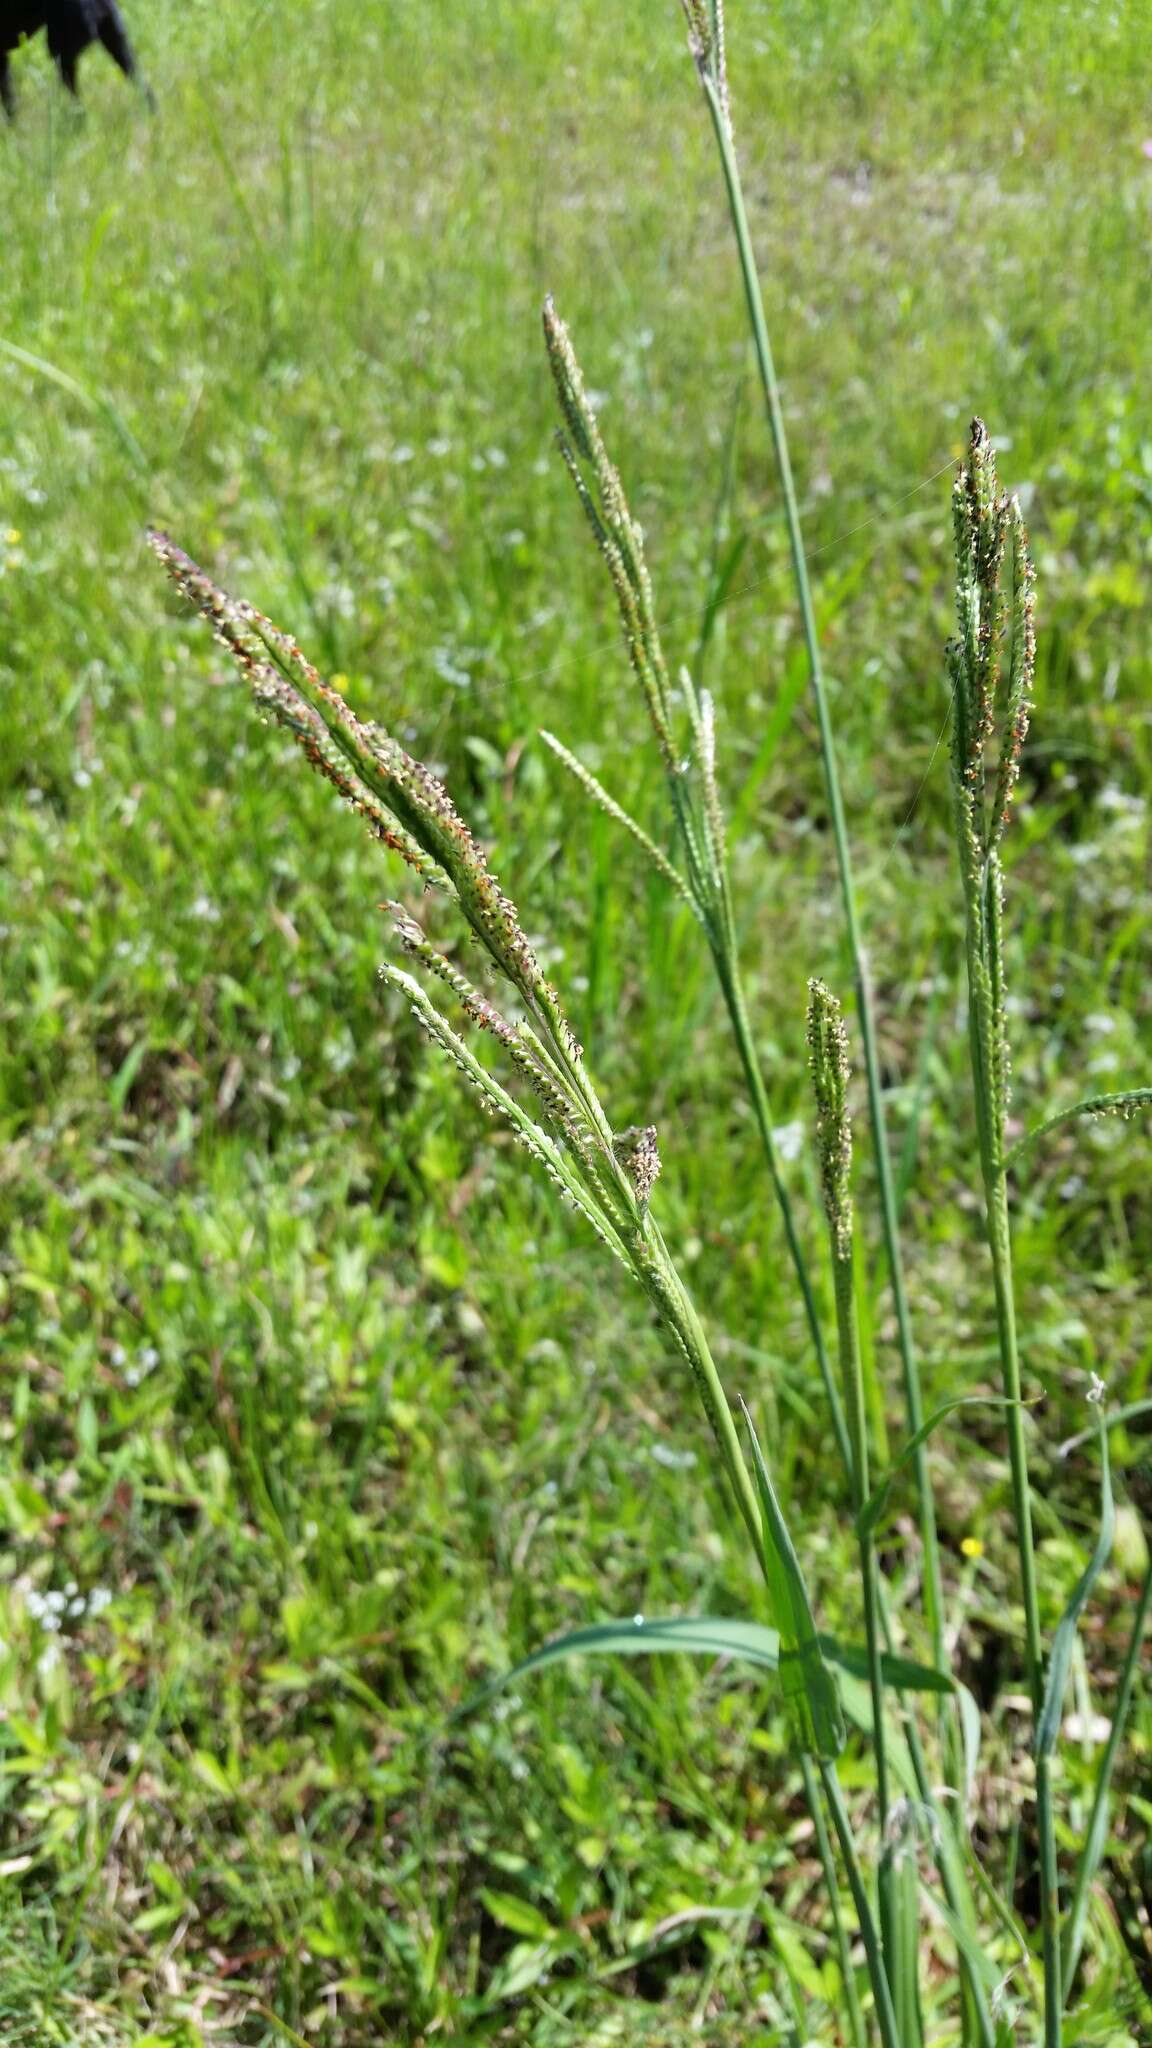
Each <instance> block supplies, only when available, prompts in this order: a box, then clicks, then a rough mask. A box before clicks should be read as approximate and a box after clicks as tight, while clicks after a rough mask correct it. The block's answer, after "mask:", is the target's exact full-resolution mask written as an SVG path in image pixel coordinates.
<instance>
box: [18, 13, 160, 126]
mask: <svg viewBox="0 0 1152 2048" xmlns="http://www.w3.org/2000/svg"><path fill="white" fill-rule="evenodd" d="M41 29H46V30H47V32H48V48H49V50H50V51H51V53H52V57H53V59H54V61H55V64H56V69H57V70H58V71H59V73H60V76H61V78H62V79H63V81H64V83H65V85H66V86H67V88H68V90H69V92H70V93H73V94H75V96H76V97H77V98H79V88H78V86H77V83H76V66H77V64H78V63H79V61H80V58H81V57H82V56H83V54H84V51H85V50H86V49H87V48H88V45H89V43H97V42H99V43H103V45H104V48H105V49H106V50H107V52H108V55H109V56H110V57H111V58H113V59H114V61H115V62H116V63H117V64H118V65H119V66H120V69H121V71H122V72H123V73H124V76H125V78H135V77H136V59H135V56H134V55H133V52H132V45H131V43H130V42H129V41H128V31H127V29H126V28H125V26H124V21H123V17H122V16H121V13H120V9H119V8H118V7H117V5H116V0H0V103H2V104H3V107H4V111H5V113H6V114H7V116H8V118H9V120H12V119H13V118H14V116H15V113H16V95H15V93H14V92H13V89H12V70H11V66H10V64H9V61H8V60H9V57H10V55H11V53H12V51H13V50H14V49H15V48H16V46H17V44H18V43H22V42H23V41H24V40H25V37H27V36H34V35H38V34H39V33H40V30H41ZM145 91H147V88H145Z"/></svg>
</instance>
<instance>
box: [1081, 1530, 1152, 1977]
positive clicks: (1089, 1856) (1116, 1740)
mask: <svg viewBox="0 0 1152 2048" xmlns="http://www.w3.org/2000/svg"><path fill="white" fill-rule="evenodd" d="M1150 1607H1152V1561H1150V1562H1149V1565H1148V1568H1147V1570H1146V1571H1145V1573H1144V1583H1143V1585H1142V1586H1141V1588H1140V1597H1139V1599H1138V1600H1137V1602H1136V1612H1135V1614H1134V1616H1133V1618H1132V1634H1131V1636H1130V1638H1129V1641H1128V1654H1127V1656H1126V1657H1125V1659H1124V1669H1123V1671H1122V1672H1121V1674H1120V1683H1119V1685H1118V1686H1117V1688H1116V1698H1115V1700H1114V1702H1113V1705H1112V1726H1111V1728H1110V1729H1109V1731H1108V1740H1107V1742H1106V1743H1105V1745H1104V1754H1103V1756H1102V1757H1101V1759H1100V1767H1099V1769H1098V1771H1097V1773H1096V1791H1095V1793H1094V1795H1093V1799H1092V1813H1091V1816H1090V1819H1089V1822H1088V1832H1087V1834H1086V1835H1085V1837H1084V1848H1083V1850H1082V1852H1081V1856H1080V1865H1079V1868H1078V1870H1077V1872H1076V1885H1075V1889H1074V1891H1073V1893H1072V1905H1071V1909H1070V1912H1069V1915H1068V1935H1067V1939H1066V1941H1065V1944H1064V1960H1063V1971H1062V1974H1063V1983H1064V1993H1065V1996H1067V1994H1068V1992H1069V1991H1070V1990H1071V1988H1072V1983H1073V1980H1074V1978H1075V1976H1076V1971H1077V1968H1078V1967H1079V1963H1080V1951H1081V1949H1082V1948H1083V1946H1084V1929H1085V1927H1086V1925H1087V1920H1088V1893H1089V1890H1090V1888H1091V1884H1092V1879H1093V1878H1094V1877H1095V1875H1096V1872H1097V1870H1098V1869H1099V1866H1100V1861H1101V1858H1102V1856H1103V1853H1104V1845H1105V1841H1106V1839H1107V1833H1108V1795H1109V1791H1110V1789H1111V1785H1112V1773H1113V1771H1114V1770H1115V1768H1116V1758H1117V1755H1118V1753H1119V1749H1120V1742H1121V1739H1122V1737H1123V1734H1124V1726H1125V1723H1126V1721H1127V1719H1128V1709H1129V1706H1130V1705H1131V1702H1132V1687H1133V1684H1134V1682H1135V1678H1136V1673H1137V1671H1138V1670H1139V1668H1140V1650H1141V1646H1142V1643H1143V1639H1144V1625H1145V1623H1146V1621H1147V1619H1148V1610H1149V1608H1150Z"/></svg>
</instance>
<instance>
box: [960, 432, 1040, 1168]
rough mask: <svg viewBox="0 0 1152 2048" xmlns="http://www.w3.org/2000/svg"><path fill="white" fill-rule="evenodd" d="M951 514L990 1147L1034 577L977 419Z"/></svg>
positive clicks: (963, 802)
mask: <svg viewBox="0 0 1152 2048" xmlns="http://www.w3.org/2000/svg"><path fill="white" fill-rule="evenodd" d="M952 514H953V533H954V542H955V550H956V619H957V629H958V630H957V633H956V637H955V638H954V639H953V640H951V641H950V642H949V644H948V649H947V658H948V670H949V676H950V680H951V684H952V698H953V718H952V779H953V789H954V793H955V804H956V828H957V841H958V846H959V853H960V866H961V873H962V877H963V882H964V893H965V904H966V912H967V920H968V963H969V977H970V984H971V992H972V1003H973V1014H974V1019H975V1023H976V1030H977V1043H978V1046H979V1051H980V1059H981V1064H982V1071H983V1074H984V1077H985V1088H986V1094H987V1101H988V1107H989V1109H990V1111H991V1121H990V1126H989V1132H990V1135H991V1136H992V1137H993V1139H994V1149H996V1150H997V1151H998V1150H999V1149H1000V1148H1001V1144H1002V1131H1003V1124H1004V1119H1005V1116H1006V1114H1007V1110H1008V1103H1009V1097H1010V1092H1011V1071H1010V1062H1009V1048H1008V1031H1007V1023H1006V989H1005V981H1004V950H1003V922H1004V876H1003V869H1002V867H1001V860H1000V846H1001V841H1002V840H1003V837H1004V832H1005V829H1006V827H1007V823H1008V818H1009V814H1010V810H1011V804H1012V797H1013V793H1014V791H1015V788H1016V783H1017V780H1018V778H1019V774H1020V754H1021V749H1022V747H1023V745H1024V740H1025V738H1026V736H1027V732H1028V720H1029V716H1030V713H1031V708H1032V687H1033V680H1034V675H1035V667H1036V628H1035V616H1034V613H1035V598H1034V588H1033V586H1034V580H1035V579H1034V571H1033V568H1032V562H1031V558H1030V556H1029V553H1028V536H1027V533H1026V531H1025V527H1024V520H1023V515H1022V514H1021V510H1020V505H1019V501H1018V500H1017V499H1016V498H1014V497H1010V496H1009V495H1008V494H1007V493H1001V491H1000V489H999V485H998V482H997V477H996V456H995V451H994V449H993V446H992V443H991V441H990V439H989V436H988V432H987V429H986V428H985V426H984V424H983V422H982V421H981V420H978V419H977V420H973V422H972V428H971V434H970V437H969V444H968V456H967V460H966V462H965V463H964V465H963V466H962V468H961V470H960V473H959V475H958V477H957V479H956V484H955V488H954V490H953V493H952ZM1006 569H1007V572H1008V576H1009V579H1010V588H1009V589H1008V590H1007V591H1006V589H1005V570H1006ZM1005 657H1007V658H1005Z"/></svg>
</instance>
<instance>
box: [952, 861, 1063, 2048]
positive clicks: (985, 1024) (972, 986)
mask: <svg viewBox="0 0 1152 2048" xmlns="http://www.w3.org/2000/svg"><path fill="white" fill-rule="evenodd" d="M993 881H994V878H993ZM988 886H989V877H988V875H987V874H986V873H985V872H977V873H966V876H965V907H966V914H967V955H968V1019H969V1040H970V1047H971V1055H972V1080H973V1090H974V1094H975V1100H976V1127H977V1133H978V1137H979V1143H980V1163H981V1170H982V1174H983V1180H984V1211H985V1228H986V1233H987V1239H988V1250H989V1254H990V1256H991V1260H992V1281H993V1289H994V1293H995V1302H996V1330H997V1338H998V1342H999V1348H1000V1376H1001V1381H1002V1384H1003V1388H1004V1394H1005V1398H1006V1400H1007V1402H1008V1407H1007V1410H1006V1414H1007V1429H1008V1458H1009V1464H1010V1467H1011V1473H1012V1506H1013V1513H1014V1516H1015V1521H1016V1549H1017V1554H1018V1557H1019V1564H1020V1593H1021V1600H1022V1603H1023V1608H1024V1653H1025V1661H1026V1666H1027V1675H1028V1691H1029V1695H1030V1697H1031V1700H1032V1711H1033V1716H1034V1718H1035V1720H1036V1721H1037V1722H1038V1721H1039V1717H1040V1711H1041V1705H1042V1701H1043V1694H1044V1649H1043V1642H1042V1639H1041V1634H1040V1601H1039V1596H1038V1592H1037V1585H1036V1555H1035V1543H1034V1538H1033V1532H1032V1495H1031V1488H1030V1485H1029V1479H1028V1450H1027V1444H1026V1441H1025V1437H1024V1408H1023V1399H1022V1386H1021V1378H1020V1353H1019V1347H1018V1343H1017V1337H1016V1299H1015V1293H1014V1289H1013V1284H1012V1226H1011V1222H1010V1219H1009V1211H1008V1182H1007V1178H1006V1175H1005V1171H1004V1104H1003V1099H1002V1096H1001V1093H1000V1092H999V1091H998V1089H997V1087H996V1084H995V1078H994V1071H993V1068H994V1060H995V1054H994V1045H995V1036H996V1032H997V1030H998V1028H999V1024H998V1019H997V1015H996V1000H995V997H994V994H993V984H992V980H991V976H990V972H989V958H988V944H989V930H988V927H989V923H990V919H989V916H988V909H987V904H988V899H987V894H986V892H987V889H988ZM1036 1826H1037V1833H1038V1836H1039V1852H1040V1931H1041V1939H1042V1942H1043V1950H1044V2043H1045V2048H1060V2033H1061V2028H1060V2015H1061V2011H1062V2008H1063V1997H1062V1993H1061V1981H1060V1880H1059V1869H1058V1865H1057V1860H1056V1823H1055V1815H1054V1812H1053V1805H1052V1766H1051V1758H1050V1757H1049V1756H1048V1755H1040V1756H1037V1758H1036Z"/></svg>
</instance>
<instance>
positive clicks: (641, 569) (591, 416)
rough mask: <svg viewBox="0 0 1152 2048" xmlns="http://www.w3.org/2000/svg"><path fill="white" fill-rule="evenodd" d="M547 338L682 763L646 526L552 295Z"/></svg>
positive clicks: (577, 471) (572, 460) (604, 538)
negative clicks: (632, 505)
mask: <svg viewBox="0 0 1152 2048" xmlns="http://www.w3.org/2000/svg"><path fill="white" fill-rule="evenodd" d="M544 340H545V344H546V346H547V350H548V361H549V363H550V364H551V367H552V377H553V381H554V383H555V385H556V394H557V397H558V398H559V400H560V410H561V412H562V414H563V416H564V427H563V428H562V429H561V430H560V432H559V433H558V435H557V441H558V444H559V448H560V453H561V455H562V456H563V458H564V462H565V465H566V467H567V470H568V474H569V476H570V477H571V479H572V483H573V485H574V487H575V490H576V494H577V496H578V497H579V499H580V503H581V505H582V506H583V508H584V512H585V515H586V517H587V520H588V524H589V526H590V527H591V529H592V532H593V535H594V536H595V540H596V545H597V546H598V548H599V549H600V552H601V554H602V555H603V557H604V560H605V562H606V563H607V565H608V571H609V574H610V576H611V578H612V584H613V588H614V589H615V592H616V602H617V604H618V605H619V608H620V619H621V623H622V625H623V627H624V637H625V640H626V642H627V646H628V654H629V658H630V660H631V662H632V667H633V669H634V670H635V673H636V676H637V678H638V680H639V683H640V687H641V689H642V690H643V692H644V700H645V703H646V704H647V707H648V716H649V718H650V719H651V721H652V726H653V730H654V731H655V734H656V738H657V740H658V741H659V744H660V750H661V753H662V754H663V756H664V760H665V763H666V765H667V766H669V767H672V766H674V765H675V759H676V750H675V745H674V742H673V738H672V707H671V693H670V690H669V684H668V670H667V667H666V666H665V661H664V651H663V648H662V647H661V644H660V634H659V632H658V630H657V626H656V618H655V613H654V609H653V603H652V583H651V579H650V577H649V574H648V565H647V563H646V561H645V559H644V534H643V530H642V529H641V527H640V526H639V524H638V522H637V521H636V520H635V519H634V518H633V517H632V514H631V512H630V510H629V507H628V500H627V498H626V497H625V495H624V486H623V484H622V483H621V481H620V477H619V473H618V471H617V470H616V467H615V465H614V464H613V463H612V461H611V460H610V458H609V455H608V451H607V449H606V448H605V446H604V440H603V437H602V435H601V432H600V427H599V423H598V421H597V418H596V414H595V411H594V410H593V407H592V403H591V401H590V399H589V397H588V392H587V389H586V387H585V383H584V374H583V372H582V370H581V368H580V365H579V363H578V361H577V359H576V351H575V349H574V348H573V346H572V340H571V336H570V335H569V333H568V329H567V327H566V326H565V324H564V322H563V320H561V318H560V315H559V314H558V313H557V311H556V308H555V306H554V304H553V302H552V299H551V296H549V297H548V298H547V299H545V301H544Z"/></svg>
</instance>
